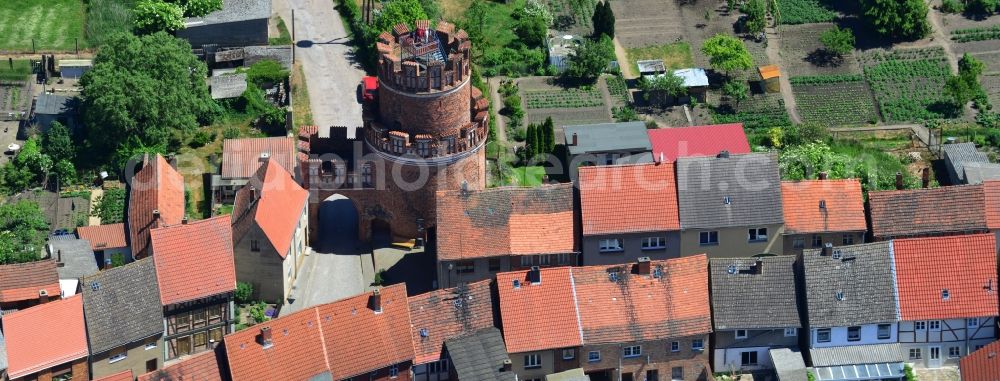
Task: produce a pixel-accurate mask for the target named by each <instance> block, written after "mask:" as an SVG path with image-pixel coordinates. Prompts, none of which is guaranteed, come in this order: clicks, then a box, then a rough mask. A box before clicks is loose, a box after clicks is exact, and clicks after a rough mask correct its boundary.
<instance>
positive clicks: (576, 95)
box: [524, 88, 604, 109]
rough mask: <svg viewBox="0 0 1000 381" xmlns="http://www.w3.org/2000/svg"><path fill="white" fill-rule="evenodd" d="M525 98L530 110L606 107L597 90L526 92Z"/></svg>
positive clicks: (574, 89) (575, 89)
mask: <svg viewBox="0 0 1000 381" xmlns="http://www.w3.org/2000/svg"><path fill="white" fill-rule="evenodd" d="M524 98H525V100H526V101H527V103H528V108H529V109H535V108H579V107H598V106H602V105H604V99H603V98H602V97H601V92H600V91H599V90H598V89H597V88H588V89H577V88H573V89H566V90H540V91H525V92H524Z"/></svg>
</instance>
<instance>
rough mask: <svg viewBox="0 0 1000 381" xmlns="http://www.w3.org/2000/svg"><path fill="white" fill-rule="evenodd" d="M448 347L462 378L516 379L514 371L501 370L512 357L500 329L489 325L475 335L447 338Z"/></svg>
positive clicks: (457, 371)
mask: <svg viewBox="0 0 1000 381" xmlns="http://www.w3.org/2000/svg"><path fill="white" fill-rule="evenodd" d="M444 347H445V350H446V351H447V352H448V356H449V357H450V358H451V364H452V367H454V368H455V373H458V379H459V380H505V381H506V380H516V379H517V378H516V376H515V375H514V372H501V371H500V369H501V368H503V361H504V360H508V359H510V357H509V356H508V355H507V348H506V347H505V346H504V343H503V337H502V336H501V335H500V330H499V329H496V328H494V327H490V328H486V329H483V330H480V331H478V332H476V333H475V334H473V335H469V336H463V337H458V338H454V339H451V340H446V341H445V342H444Z"/></svg>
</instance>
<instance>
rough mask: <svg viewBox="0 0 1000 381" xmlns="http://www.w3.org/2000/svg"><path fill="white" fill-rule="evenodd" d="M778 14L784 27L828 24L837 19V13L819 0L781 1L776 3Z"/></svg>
mask: <svg viewBox="0 0 1000 381" xmlns="http://www.w3.org/2000/svg"><path fill="white" fill-rule="evenodd" d="M778 13H779V14H780V15H781V23H782V24H786V25H794V24H808V23H819V22H830V21H833V19H834V18H835V17H837V12H835V11H833V10H832V9H830V8H829V7H827V6H826V5H824V4H821V2H820V1H819V0H782V1H780V2H778Z"/></svg>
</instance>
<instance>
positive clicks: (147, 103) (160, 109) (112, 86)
mask: <svg viewBox="0 0 1000 381" xmlns="http://www.w3.org/2000/svg"><path fill="white" fill-rule="evenodd" d="M207 73H208V69H207V68H206V66H205V64H204V63H203V62H202V61H200V60H198V58H197V57H195V56H194V54H191V45H189V44H188V43H187V42H185V41H183V40H180V39H177V38H174V37H173V36H170V35H168V34H166V33H163V32H159V33H155V34H152V35H148V36H142V37H136V36H132V35H127V34H120V35H116V36H113V37H111V38H109V40H108V43H107V44H106V45H105V46H104V47H102V48H101V49H100V50H99V51H98V52H97V56H96V57H94V67H93V68H92V69H91V70H90V71H88V72H87V73H86V74H84V76H83V78H82V79H81V80H80V84H81V85H82V86H83V104H82V109H83V119H84V121H85V124H86V126H87V142H88V144H89V146H90V148H91V151H92V152H90V154H91V155H93V157H94V159H96V160H92V161H95V162H96V163H95V164H101V163H105V162H106V159H108V158H110V156H111V155H112V154H114V153H115V152H116V151H118V148H119V147H120V146H121V145H122V144H124V143H125V142H127V141H131V140H132V139H134V141H133V146H161V145H163V146H165V145H166V143H167V141H168V139H169V137H170V136H171V135H172V134H175V133H179V132H184V131H192V130H194V129H195V128H197V127H198V126H199V125H204V124H209V123H211V122H212V121H213V119H214V118H215V117H216V116H217V115H218V114H219V113H220V108H219V106H218V104H216V103H215V102H214V101H213V100H212V97H211V96H210V95H209V93H208V86H207V85H206V84H205V77H206V76H207Z"/></svg>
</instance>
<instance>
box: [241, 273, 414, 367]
mask: <svg viewBox="0 0 1000 381" xmlns="http://www.w3.org/2000/svg"><path fill="white" fill-rule="evenodd" d="M380 292H381V298H382V312H378V313H376V312H375V311H373V310H371V309H370V308H369V297H370V296H371V293H365V294H361V295H357V296H353V297H349V298H346V299H341V300H338V301H336V302H332V303H328V304H323V305H319V306H316V307H310V308H309V309H306V310H302V311H298V312H295V313H293V314H291V315H287V316H282V317H280V318H277V319H274V320H271V321H268V322H266V323H263V324H258V325H256V326H253V327H251V328H248V329H245V330H243V331H239V332H236V333H232V334H230V335H227V336H226V338H225V339H224V343H225V346H226V356H227V357H228V359H229V369H230V372H231V374H232V376H233V380H251V379H253V380H279V379H281V380H305V379H308V378H309V377H312V376H315V375H317V374H321V373H324V372H330V373H331V374H332V376H333V377H332V378H333V379H335V380H341V379H345V378H350V377H353V376H357V375H361V374H364V373H368V372H371V371H374V370H378V369H382V368H385V367H387V366H390V365H393V364H399V363H403V362H407V361H412V360H413V354H414V352H413V343H412V342H411V341H410V340H409V337H410V335H409V332H408V330H409V329H410V309H409V307H408V305H407V302H406V285H405V284H398V285H393V286H389V287H384V288H382V289H381V291H380ZM262 327H269V328H270V330H271V341H272V346H271V347H269V348H264V347H263V346H262V345H261V343H260V341H259V340H260V338H259V336H260V334H261V331H260V329H261V328H262Z"/></svg>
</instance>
